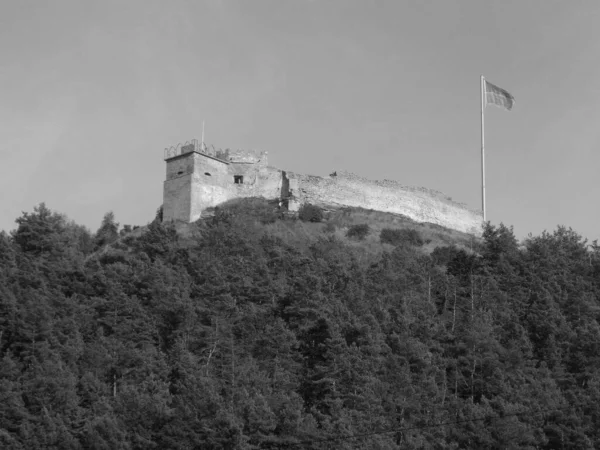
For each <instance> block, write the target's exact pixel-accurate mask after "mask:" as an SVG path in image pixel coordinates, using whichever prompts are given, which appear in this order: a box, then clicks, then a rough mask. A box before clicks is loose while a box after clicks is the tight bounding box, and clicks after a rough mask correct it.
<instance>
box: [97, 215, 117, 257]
mask: <svg viewBox="0 0 600 450" xmlns="http://www.w3.org/2000/svg"><path fill="white" fill-rule="evenodd" d="M117 239H119V224H118V223H117V222H115V215H114V213H113V212H112V211H109V212H107V213H106V214H104V217H103V219H102V224H101V225H100V228H98V231H96V236H95V238H94V243H95V245H96V249H99V248H102V247H105V246H107V245H109V244H112V243H113V242H115V241H116V240H117Z"/></svg>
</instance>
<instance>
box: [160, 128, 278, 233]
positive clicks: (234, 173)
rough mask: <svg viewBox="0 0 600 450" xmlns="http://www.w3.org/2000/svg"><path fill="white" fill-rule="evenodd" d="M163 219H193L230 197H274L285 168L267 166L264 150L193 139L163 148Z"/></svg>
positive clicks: (190, 220)
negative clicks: (215, 145) (216, 146)
mask: <svg viewBox="0 0 600 450" xmlns="http://www.w3.org/2000/svg"><path fill="white" fill-rule="evenodd" d="M165 162H166V164H167V176H166V180H165V182H164V187H163V220H180V221H184V222H194V221H196V220H198V219H199V218H200V215H201V212H202V211H203V210H204V209H206V208H209V207H211V206H216V205H218V204H220V203H223V202H225V201H227V200H230V199H232V198H240V197H265V198H269V199H278V198H281V197H282V190H284V189H287V184H285V185H284V183H283V182H282V180H283V179H284V178H285V172H282V171H281V170H279V169H276V168H274V167H269V166H267V154H266V152H255V151H252V150H235V151H230V150H226V151H221V150H216V149H214V148H212V149H209V148H206V147H205V146H203V145H201V144H199V143H198V141H197V140H196V139H194V140H192V142H186V143H185V144H184V145H181V144H180V145H177V146H176V147H171V148H168V149H165Z"/></svg>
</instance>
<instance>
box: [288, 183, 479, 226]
mask: <svg viewBox="0 0 600 450" xmlns="http://www.w3.org/2000/svg"><path fill="white" fill-rule="evenodd" d="M289 176H290V178H292V179H294V180H295V183H294V184H295V185H296V186H297V187H296V190H295V192H293V194H294V195H295V197H296V199H297V202H298V203H300V204H302V203H312V204H316V205H321V206H327V205H330V206H355V207H362V208H367V209H374V210H377V211H383V212H391V213H396V214H403V215H405V216H408V217H410V218H411V219H413V220H416V221H418V222H430V223H435V224H438V225H441V226H444V227H447V228H451V229H454V230H459V231H463V232H466V233H471V234H481V224H482V221H483V219H482V216H481V213H479V212H478V211H473V210H470V209H468V208H467V207H466V206H465V205H464V204H461V203H457V202H454V201H452V200H450V199H449V198H448V197H446V196H445V195H444V194H442V193H441V192H437V191H433V190H430V189H425V188H414V187H409V186H404V185H402V184H400V183H398V182H395V181H390V180H384V181H371V180H368V179H366V178H362V177H359V176H357V175H354V174H352V173H348V172H338V173H337V176H333V177H329V178H321V177H315V176H310V175H301V174H289Z"/></svg>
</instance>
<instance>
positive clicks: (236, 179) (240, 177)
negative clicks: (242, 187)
mask: <svg viewBox="0 0 600 450" xmlns="http://www.w3.org/2000/svg"><path fill="white" fill-rule="evenodd" d="M233 182H234V183H235V184H244V176H243V175H234V176H233Z"/></svg>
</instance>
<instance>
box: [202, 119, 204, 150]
mask: <svg viewBox="0 0 600 450" xmlns="http://www.w3.org/2000/svg"><path fill="white" fill-rule="evenodd" d="M202 151H204V120H203V121H202Z"/></svg>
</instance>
